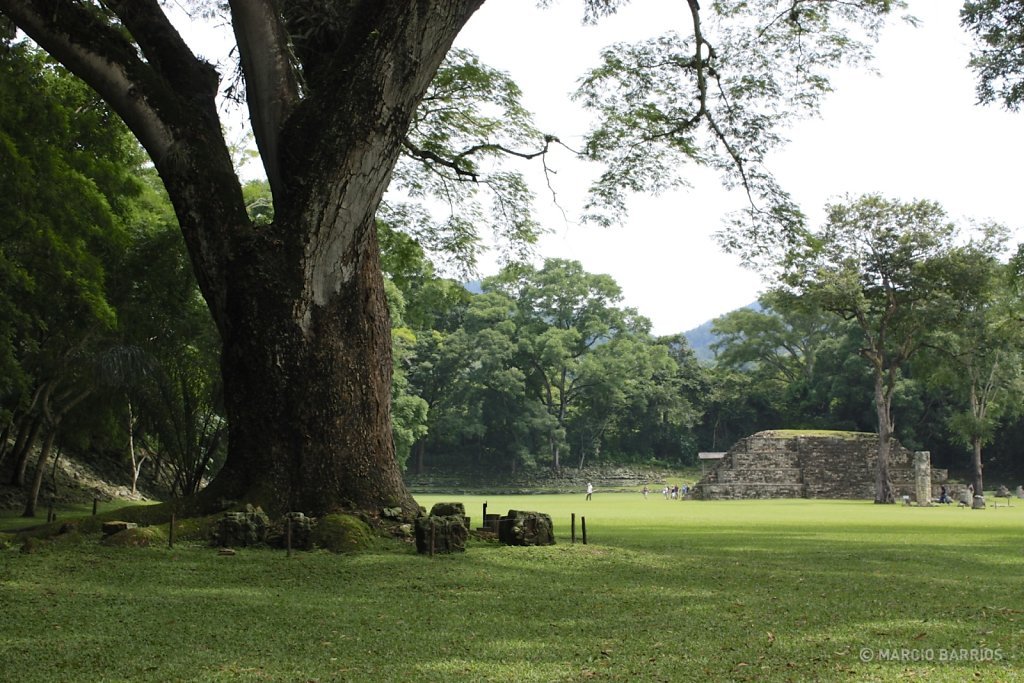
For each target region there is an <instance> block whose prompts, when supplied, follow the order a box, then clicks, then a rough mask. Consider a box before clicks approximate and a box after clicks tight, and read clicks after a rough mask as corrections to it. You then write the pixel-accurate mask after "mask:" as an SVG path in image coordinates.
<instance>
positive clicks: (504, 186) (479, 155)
mask: <svg viewBox="0 0 1024 683" xmlns="http://www.w3.org/2000/svg"><path fill="white" fill-rule="evenodd" d="M521 97H522V93H521V91H520V89H519V86H518V85H516V83H515V82H514V81H513V80H512V79H511V78H510V77H509V75H508V74H507V73H504V72H502V71H498V70H496V69H493V68H491V67H488V66H487V65H485V64H483V63H482V62H480V60H479V58H477V56H476V55H474V54H473V53H471V52H469V51H467V50H463V49H459V48H455V49H452V50H451V51H450V52H449V53H448V55H447V57H446V58H445V61H444V63H443V64H442V65H441V68H440V69H439V70H438V72H437V74H436V75H435V77H434V80H433V81H432V82H431V85H430V88H429V89H428V90H427V93H426V95H425V96H424V97H423V100H422V102H421V103H420V106H419V109H417V110H416V112H415V114H414V116H413V119H412V123H411V126H410V129H409V133H408V135H407V136H406V138H405V141H404V143H405V151H406V156H404V157H403V158H402V160H400V161H399V163H398V165H397V166H396V168H395V173H394V181H393V185H394V187H393V189H394V190H397V191H398V192H400V193H402V194H404V195H406V196H408V198H410V199H412V200H414V201H415V202H418V203H409V202H408V201H398V200H389V201H387V202H385V203H384V204H383V205H382V206H381V209H380V212H379V216H380V218H381V219H382V220H384V222H386V223H388V224H389V225H391V226H392V227H394V228H396V229H399V230H401V231H402V232H405V233H407V234H409V235H411V236H412V237H414V238H415V239H416V241H417V242H418V243H419V244H420V245H422V247H423V248H425V249H426V250H427V251H428V252H429V253H430V254H431V256H432V258H434V259H435V260H437V261H439V262H442V263H444V264H445V265H446V266H449V267H450V268H452V269H455V270H457V271H459V272H460V273H463V274H466V273H470V272H472V271H473V270H474V268H475V265H476V259H477V254H478V253H479V251H480V250H481V249H482V245H481V240H482V239H483V238H484V237H485V235H482V234H481V232H480V231H481V229H482V227H483V226H490V227H491V228H492V230H493V233H494V234H493V236H494V237H496V238H498V243H499V244H502V245H504V248H508V249H510V250H511V251H512V252H513V253H516V254H519V255H522V254H523V253H525V251H526V250H528V249H529V247H530V246H531V245H532V244H534V243H535V241H536V239H537V235H538V234H539V233H540V232H541V229H540V226H539V225H538V224H537V223H536V221H535V220H534V219H533V217H532V215H531V206H532V203H533V193H532V192H531V190H530V189H529V187H528V185H527V183H526V181H525V179H524V177H523V175H522V173H521V172H519V171H515V170H510V169H508V168H503V167H502V166H501V165H500V164H499V163H498V162H499V161H500V160H501V159H502V158H504V157H507V156H525V157H534V156H540V155H541V154H542V153H543V152H544V151H545V150H546V148H547V145H548V144H549V143H550V140H547V139H546V138H545V136H543V135H541V134H540V132H539V131H537V129H536V128H535V127H534V125H533V122H532V120H531V117H530V114H529V112H527V110H526V109H525V108H524V107H523V105H522V103H521V101H520V99H521ZM435 200H441V201H442V202H446V203H447V204H448V205H449V207H450V212H449V213H448V215H447V216H446V217H443V218H440V219H438V218H436V217H435V216H434V215H433V214H432V213H431V212H430V211H429V210H428V209H427V208H426V207H425V205H424V203H427V204H429V203H430V202H433V201H435Z"/></svg>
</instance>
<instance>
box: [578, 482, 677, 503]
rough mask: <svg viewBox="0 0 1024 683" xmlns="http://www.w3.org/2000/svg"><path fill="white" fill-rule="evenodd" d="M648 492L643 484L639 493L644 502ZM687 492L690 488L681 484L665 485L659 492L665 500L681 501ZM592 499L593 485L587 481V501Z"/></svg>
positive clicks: (648, 489) (649, 490)
mask: <svg viewBox="0 0 1024 683" xmlns="http://www.w3.org/2000/svg"><path fill="white" fill-rule="evenodd" d="M650 492H651V489H650V488H648V486H647V485H646V484H644V488H643V490H642V491H640V493H642V494H643V496H644V499H645V500H646V498H647V496H648V494H650ZM689 492H690V487H689V486H687V485H686V484H683V485H682V486H679V485H677V484H673V485H672V486H669V485H668V484H666V485H665V488H663V489H662V490H661V495H663V496H665V500H682V499H683V498H685V497H686V494H688V493H689ZM593 497H594V484H593V482H589V481H588V482H587V500H592V499H593Z"/></svg>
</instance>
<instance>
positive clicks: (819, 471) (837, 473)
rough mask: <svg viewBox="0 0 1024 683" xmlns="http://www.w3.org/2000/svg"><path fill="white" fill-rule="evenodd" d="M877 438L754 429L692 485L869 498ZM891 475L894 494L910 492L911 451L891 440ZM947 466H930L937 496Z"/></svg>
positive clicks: (697, 492) (716, 494)
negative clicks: (941, 467)
mask: <svg viewBox="0 0 1024 683" xmlns="http://www.w3.org/2000/svg"><path fill="white" fill-rule="evenodd" d="M877 449H878V437H877V435H875V434H864V433H859V432H799V431H789V430H783V431H767V432H758V433H757V434H753V435H751V436H748V437H747V438H745V439H741V440H740V441H738V442H737V443H736V444H735V445H734V446H733V447H732V448H731V449H730V450H729V452H728V453H726V454H725V456H724V457H723V458H722V459H721V460H719V462H718V464H717V466H716V467H715V468H714V469H713V470H711V471H710V472H709V473H708V474H707V475H706V476H705V477H704V478H703V479H701V480H700V481H699V482H697V484H696V486H695V487H694V497H696V498H703V499H706V500H712V499H739V498H845V499H867V500H871V499H874V496H875V463H876V461H877V459H878V450H877ZM889 466H890V477H891V480H892V484H893V486H894V487H895V489H896V491H897V495H904V494H906V495H910V496H911V497H912V498H916V496H915V492H914V456H913V453H911V452H910V451H908V450H907V449H906V448H904V447H903V446H902V445H900V444H899V443H898V442H897V441H896V440H893V443H892V452H891V453H890V461H889ZM946 480H947V472H946V470H940V469H935V468H932V470H931V481H932V488H933V490H934V491H935V493H933V497H937V492H938V488H939V486H941V484H942V483H944V482H945V481H946Z"/></svg>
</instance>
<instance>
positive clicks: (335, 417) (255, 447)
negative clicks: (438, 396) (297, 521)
mask: <svg viewBox="0 0 1024 683" xmlns="http://www.w3.org/2000/svg"><path fill="white" fill-rule="evenodd" d="M363 232H364V234H363V235H362V238H361V239H359V240H353V242H354V243H353V245H352V249H353V251H354V252H355V253H349V254H345V255H344V257H343V259H344V260H346V261H347V262H349V263H352V264H353V266H354V270H355V274H354V276H353V277H352V278H351V279H350V280H349V281H348V282H346V283H345V285H344V287H343V288H342V290H341V291H339V292H337V293H334V294H332V295H331V296H330V298H329V300H328V301H326V302H324V304H323V305H320V306H312V307H310V310H309V313H308V319H307V318H306V317H304V316H303V315H302V313H301V307H302V304H303V303H304V302H303V301H302V300H301V298H300V300H299V301H296V300H295V299H293V298H292V297H290V296H288V294H289V290H290V291H291V292H294V291H295V290H294V287H291V286H282V285H283V283H281V281H280V280H277V279H275V281H274V282H271V283H267V282H263V281H262V279H261V277H260V276H261V273H262V267H261V266H260V265H257V266H256V267H254V268H253V269H251V270H249V269H246V270H247V271H249V272H245V273H239V275H238V276H237V277H236V278H235V280H236V282H238V283H239V284H240V285H241V286H240V287H239V290H240V291H239V292H238V295H237V296H233V297H231V304H232V305H231V306H230V310H231V311H232V316H231V322H230V324H229V325H228V328H229V329H230V330H231V334H230V335H229V336H228V337H227V338H226V339H225V344H224V354H223V376H224V389H225V402H226V405H225V408H226V410H227V414H228V425H229V430H228V457H227V461H226V463H225V465H224V468H223V470H221V472H220V473H219V474H218V475H217V478H216V481H215V482H214V485H213V486H212V487H211V488H212V493H213V494H215V495H217V496H222V497H226V498H230V499H235V500H246V501H249V502H254V503H260V504H262V505H264V506H266V507H269V508H270V509H272V510H275V511H284V510H296V511H304V512H307V513H323V512H326V511H329V510H333V509H336V508H339V507H357V508H361V509H368V510H377V509H379V508H380V507H382V506H384V507H391V506H401V507H402V508H404V509H406V510H408V511H410V512H414V511H415V510H416V507H415V503H414V501H413V500H412V498H411V496H410V495H409V494H408V492H407V491H406V489H405V485H404V483H403V482H402V478H401V474H400V471H399V468H398V463H397V461H396V460H395V457H394V443H393V440H392V435H391V419H390V401H391V357H390V348H391V347H390V344H391V337H390V334H391V332H390V324H389V319H388V312H387V306H386V303H385V300H384V290H383V279H382V276H381V273H380V266H379V263H378V247H377V241H376V237H375V231H374V230H373V229H372V211H371V212H369V215H368V216H367V222H366V224H365V226H364V229H363ZM263 260H264V259H262V258H260V259H257V262H258V263H261V262H262V261H263ZM292 284H293V285H294V284H296V281H295V280H294V278H292ZM279 287H280V289H279ZM281 290H284V291H281ZM297 309H298V310H297Z"/></svg>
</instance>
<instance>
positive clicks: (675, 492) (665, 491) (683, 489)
mask: <svg viewBox="0 0 1024 683" xmlns="http://www.w3.org/2000/svg"><path fill="white" fill-rule="evenodd" d="M650 492H651V489H649V488H648V487H647V485H646V484H645V485H644V488H643V490H642V491H640V493H642V494H643V496H644V498H645V499H646V498H647V495H648V494H649V493H650ZM689 492H690V487H689V486H687V485H686V484H683V485H682V486H679V485H677V484H673V485H672V486H669V485H668V484H666V485H665V487H664V488H662V489H661V495H662V496H664V497H665V500H681V499H682V498H684V497H686V494H687V493H689Z"/></svg>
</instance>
